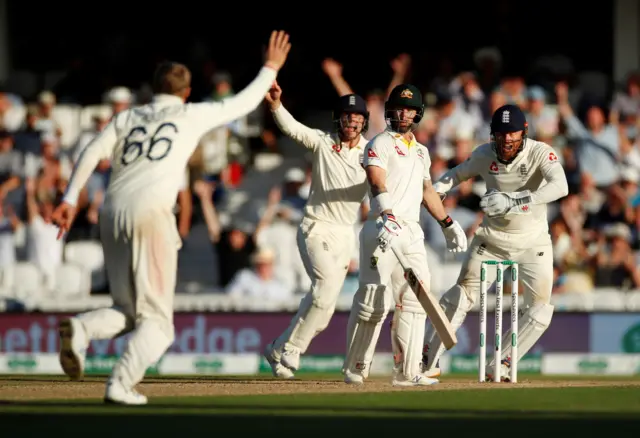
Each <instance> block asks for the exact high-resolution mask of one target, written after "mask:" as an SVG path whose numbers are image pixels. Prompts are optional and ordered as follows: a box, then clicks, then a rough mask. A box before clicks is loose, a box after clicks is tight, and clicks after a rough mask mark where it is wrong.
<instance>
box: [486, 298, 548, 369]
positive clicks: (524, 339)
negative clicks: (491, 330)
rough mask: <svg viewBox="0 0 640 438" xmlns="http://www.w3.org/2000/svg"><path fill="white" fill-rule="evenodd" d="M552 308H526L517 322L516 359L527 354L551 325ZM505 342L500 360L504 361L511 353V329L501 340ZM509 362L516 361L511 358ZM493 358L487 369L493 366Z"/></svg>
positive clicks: (538, 305) (534, 306)
mask: <svg viewBox="0 0 640 438" xmlns="http://www.w3.org/2000/svg"><path fill="white" fill-rule="evenodd" d="M553 310H554V307H553V306H552V305H551V304H536V305H533V306H531V307H527V308H526V309H525V310H524V312H523V313H522V316H521V317H520V318H519V321H518V359H517V361H519V360H520V359H522V357H523V356H524V355H525V354H527V352H528V351H529V350H531V348H532V347H533V346H534V345H535V344H536V342H538V339H540V337H541V336H542V334H543V333H544V332H545V331H546V330H547V328H548V327H549V325H550V324H551V318H552V317H553ZM502 339H504V340H505V341H506V342H504V343H503V347H502V356H501V357H502V359H506V357H507V356H509V353H510V352H511V341H510V339H511V329H509V331H508V332H507V333H506V334H505V335H504V337H503V338H502ZM511 360H512V361H513V360H516V359H514V358H511ZM495 361H496V360H495V358H494V359H493V360H492V361H491V363H490V364H489V369H493V368H492V367H493V366H494V364H495Z"/></svg>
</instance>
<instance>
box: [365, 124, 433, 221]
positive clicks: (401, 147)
mask: <svg viewBox="0 0 640 438" xmlns="http://www.w3.org/2000/svg"><path fill="white" fill-rule="evenodd" d="M364 166H365V167H368V166H377V167H380V168H382V169H384V170H385V171H386V173H387V175H386V182H385V185H386V188H387V192H388V193H389V195H390V197H391V202H392V204H391V210H392V211H393V214H394V215H395V217H396V218H397V219H401V220H404V221H407V222H418V221H419V220H420V209H421V208H422V199H423V193H424V181H425V180H430V179H431V175H430V173H429V170H430V168H431V158H430V157H429V151H428V149H427V148H426V147H425V146H423V145H422V144H420V143H418V142H417V141H416V140H415V138H414V139H413V140H412V141H411V142H407V141H406V140H405V139H404V138H403V137H402V135H400V134H398V133H396V132H393V131H390V130H387V131H385V132H383V133H381V134H378V135H377V136H375V137H374V138H373V139H372V140H371V141H370V142H369V144H368V145H367V147H366V149H365V154H364ZM371 200H372V202H371V211H370V212H369V217H370V218H375V217H377V216H379V215H380V206H379V205H378V203H377V202H376V199H375V198H373V196H371Z"/></svg>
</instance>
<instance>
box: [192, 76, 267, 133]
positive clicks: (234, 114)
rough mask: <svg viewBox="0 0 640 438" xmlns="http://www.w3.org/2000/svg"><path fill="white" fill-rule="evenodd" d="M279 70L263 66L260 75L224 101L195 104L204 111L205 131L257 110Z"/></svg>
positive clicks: (202, 121) (202, 120)
mask: <svg viewBox="0 0 640 438" xmlns="http://www.w3.org/2000/svg"><path fill="white" fill-rule="evenodd" d="M276 76H277V72H276V71H275V70H274V69H272V68H269V67H262V69H261V70H260V73H258V76H256V78H255V79H254V80H253V81H252V82H251V83H250V84H249V85H247V86H246V87H245V88H244V89H243V90H242V91H241V92H239V93H238V94H236V95H235V96H233V97H229V98H227V99H224V100H223V101H222V102H206V103H198V104H195V105H197V107H198V108H199V111H202V119H201V120H200V121H201V123H202V124H203V126H202V128H203V130H204V131H208V130H210V129H213V128H217V127H218V126H222V125H226V124H228V123H229V122H231V121H233V120H236V119H238V118H240V117H243V116H246V115H247V114H249V113H250V112H251V111H253V110H255V109H256V108H257V107H258V105H260V103H261V102H262V100H263V99H264V96H265V94H267V92H268V91H269V89H270V88H271V85H272V84H273V81H274V80H275V79H276Z"/></svg>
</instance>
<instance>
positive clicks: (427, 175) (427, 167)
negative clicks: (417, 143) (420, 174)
mask: <svg viewBox="0 0 640 438" xmlns="http://www.w3.org/2000/svg"><path fill="white" fill-rule="evenodd" d="M421 150H422V152H423V153H424V159H423V160H422V161H423V163H424V180H425V181H431V157H429V151H428V150H427V148H422V149H421Z"/></svg>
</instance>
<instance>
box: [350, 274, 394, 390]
mask: <svg viewBox="0 0 640 438" xmlns="http://www.w3.org/2000/svg"><path fill="white" fill-rule="evenodd" d="M385 292H386V287H385V286H379V285H366V286H363V287H361V288H360V289H358V291H357V292H356V294H355V295H354V297H353V307H352V308H351V314H350V315H349V325H348V333H347V356H346V358H345V362H344V367H343V370H345V371H349V372H351V373H353V374H359V375H361V376H362V377H364V378H366V377H368V376H369V371H370V367H371V362H372V361H373V354H374V353H375V350H376V344H377V343H378V338H379V337H380V329H381V328H382V323H383V322H384V320H385V318H386V317H387V312H388V310H387V308H386V305H385V296H384V295H385Z"/></svg>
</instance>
